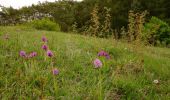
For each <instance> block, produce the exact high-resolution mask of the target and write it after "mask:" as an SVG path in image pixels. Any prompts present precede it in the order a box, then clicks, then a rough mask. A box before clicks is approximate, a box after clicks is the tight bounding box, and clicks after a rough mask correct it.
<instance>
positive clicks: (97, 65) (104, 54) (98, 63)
mask: <svg viewBox="0 0 170 100" xmlns="http://www.w3.org/2000/svg"><path fill="white" fill-rule="evenodd" d="M98 57H106V59H110V55H109V54H108V53H107V52H105V51H100V52H99V53H98ZM93 64H94V66H95V68H100V67H102V66H103V64H102V61H101V60H100V59H98V58H96V59H95V60H94V61H93Z"/></svg>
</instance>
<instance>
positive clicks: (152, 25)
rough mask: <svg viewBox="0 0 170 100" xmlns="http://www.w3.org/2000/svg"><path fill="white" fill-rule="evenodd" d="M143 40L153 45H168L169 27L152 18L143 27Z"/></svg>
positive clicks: (169, 40) (169, 39)
mask: <svg viewBox="0 0 170 100" xmlns="http://www.w3.org/2000/svg"><path fill="white" fill-rule="evenodd" d="M143 38H144V39H145V40H147V42H149V43H150V44H153V45H165V46H167V45H169V44H170V26H169V25H168V24H167V23H166V22H164V21H162V20H160V19H158V18H156V17H152V18H151V19H150V21H149V22H148V23H146V24H145V26H144V31H143Z"/></svg>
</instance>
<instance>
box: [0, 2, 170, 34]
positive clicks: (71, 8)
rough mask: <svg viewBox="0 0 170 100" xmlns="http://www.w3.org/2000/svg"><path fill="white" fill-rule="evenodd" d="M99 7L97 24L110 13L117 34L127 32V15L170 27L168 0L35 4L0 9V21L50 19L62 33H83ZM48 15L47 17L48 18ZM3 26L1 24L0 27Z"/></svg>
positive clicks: (102, 21)
mask: <svg viewBox="0 0 170 100" xmlns="http://www.w3.org/2000/svg"><path fill="white" fill-rule="evenodd" d="M95 5H97V6H98V8H97V9H98V12H97V13H98V16H99V22H101V24H104V22H105V17H106V9H104V8H107V9H110V11H109V14H110V16H111V18H110V22H111V23H110V24H111V29H117V30H118V31H119V30H120V29H121V28H122V27H123V26H124V27H125V28H127V26H128V25H127V24H128V13H129V11H130V10H133V11H134V12H142V11H145V10H147V12H148V15H147V18H146V21H147V20H149V18H150V17H151V16H156V17H158V18H160V19H162V20H164V21H166V22H167V23H170V18H169V16H170V10H169V9H170V8H169V5H170V1H169V0H83V1H82V2H77V1H73V0H59V1H56V2H44V3H40V2H39V3H38V5H32V6H29V7H22V8H21V9H14V8H12V7H9V8H5V7H3V9H2V12H4V13H2V12H1V13H0V15H1V16H0V19H1V20H3V21H5V25H9V24H14V25H15V24H18V23H24V22H25V20H34V19H36V18H35V17H37V18H42V17H44V16H45V17H48V16H52V19H53V20H54V21H55V22H56V23H58V24H59V25H60V27H61V30H62V31H71V30H72V29H73V25H76V27H75V28H76V30H77V31H78V32H83V31H85V30H86V29H87V27H89V26H90V24H91V16H92V11H93V9H94V6H95ZM47 15H48V16H47ZM1 24H4V23H1Z"/></svg>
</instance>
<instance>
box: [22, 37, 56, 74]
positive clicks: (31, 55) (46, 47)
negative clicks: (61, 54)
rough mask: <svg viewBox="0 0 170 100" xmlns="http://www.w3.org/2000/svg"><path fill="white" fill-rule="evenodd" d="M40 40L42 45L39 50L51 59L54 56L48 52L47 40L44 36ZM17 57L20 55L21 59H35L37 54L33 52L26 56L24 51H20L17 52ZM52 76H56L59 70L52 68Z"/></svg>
mask: <svg viewBox="0 0 170 100" xmlns="http://www.w3.org/2000/svg"><path fill="white" fill-rule="evenodd" d="M41 40H42V42H43V45H42V47H41V48H42V49H43V50H44V51H45V52H46V56H48V57H53V56H54V54H53V52H52V51H51V50H49V48H48V45H47V42H48V39H47V38H46V37H45V36H43V37H42V39H41ZM19 55H20V56H21V57H22V58H33V57H36V56H37V55H38V54H37V52H35V51H34V52H31V53H29V54H27V53H26V52H25V51H23V50H21V51H20V52H19ZM52 74H53V75H58V74H59V70H58V69H56V68H53V69H52Z"/></svg>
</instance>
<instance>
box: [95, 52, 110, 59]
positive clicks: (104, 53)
mask: <svg viewBox="0 0 170 100" xmlns="http://www.w3.org/2000/svg"><path fill="white" fill-rule="evenodd" d="M98 56H99V57H100V56H104V57H106V58H107V59H110V56H109V54H108V53H107V52H105V51H100V52H99V53H98Z"/></svg>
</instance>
